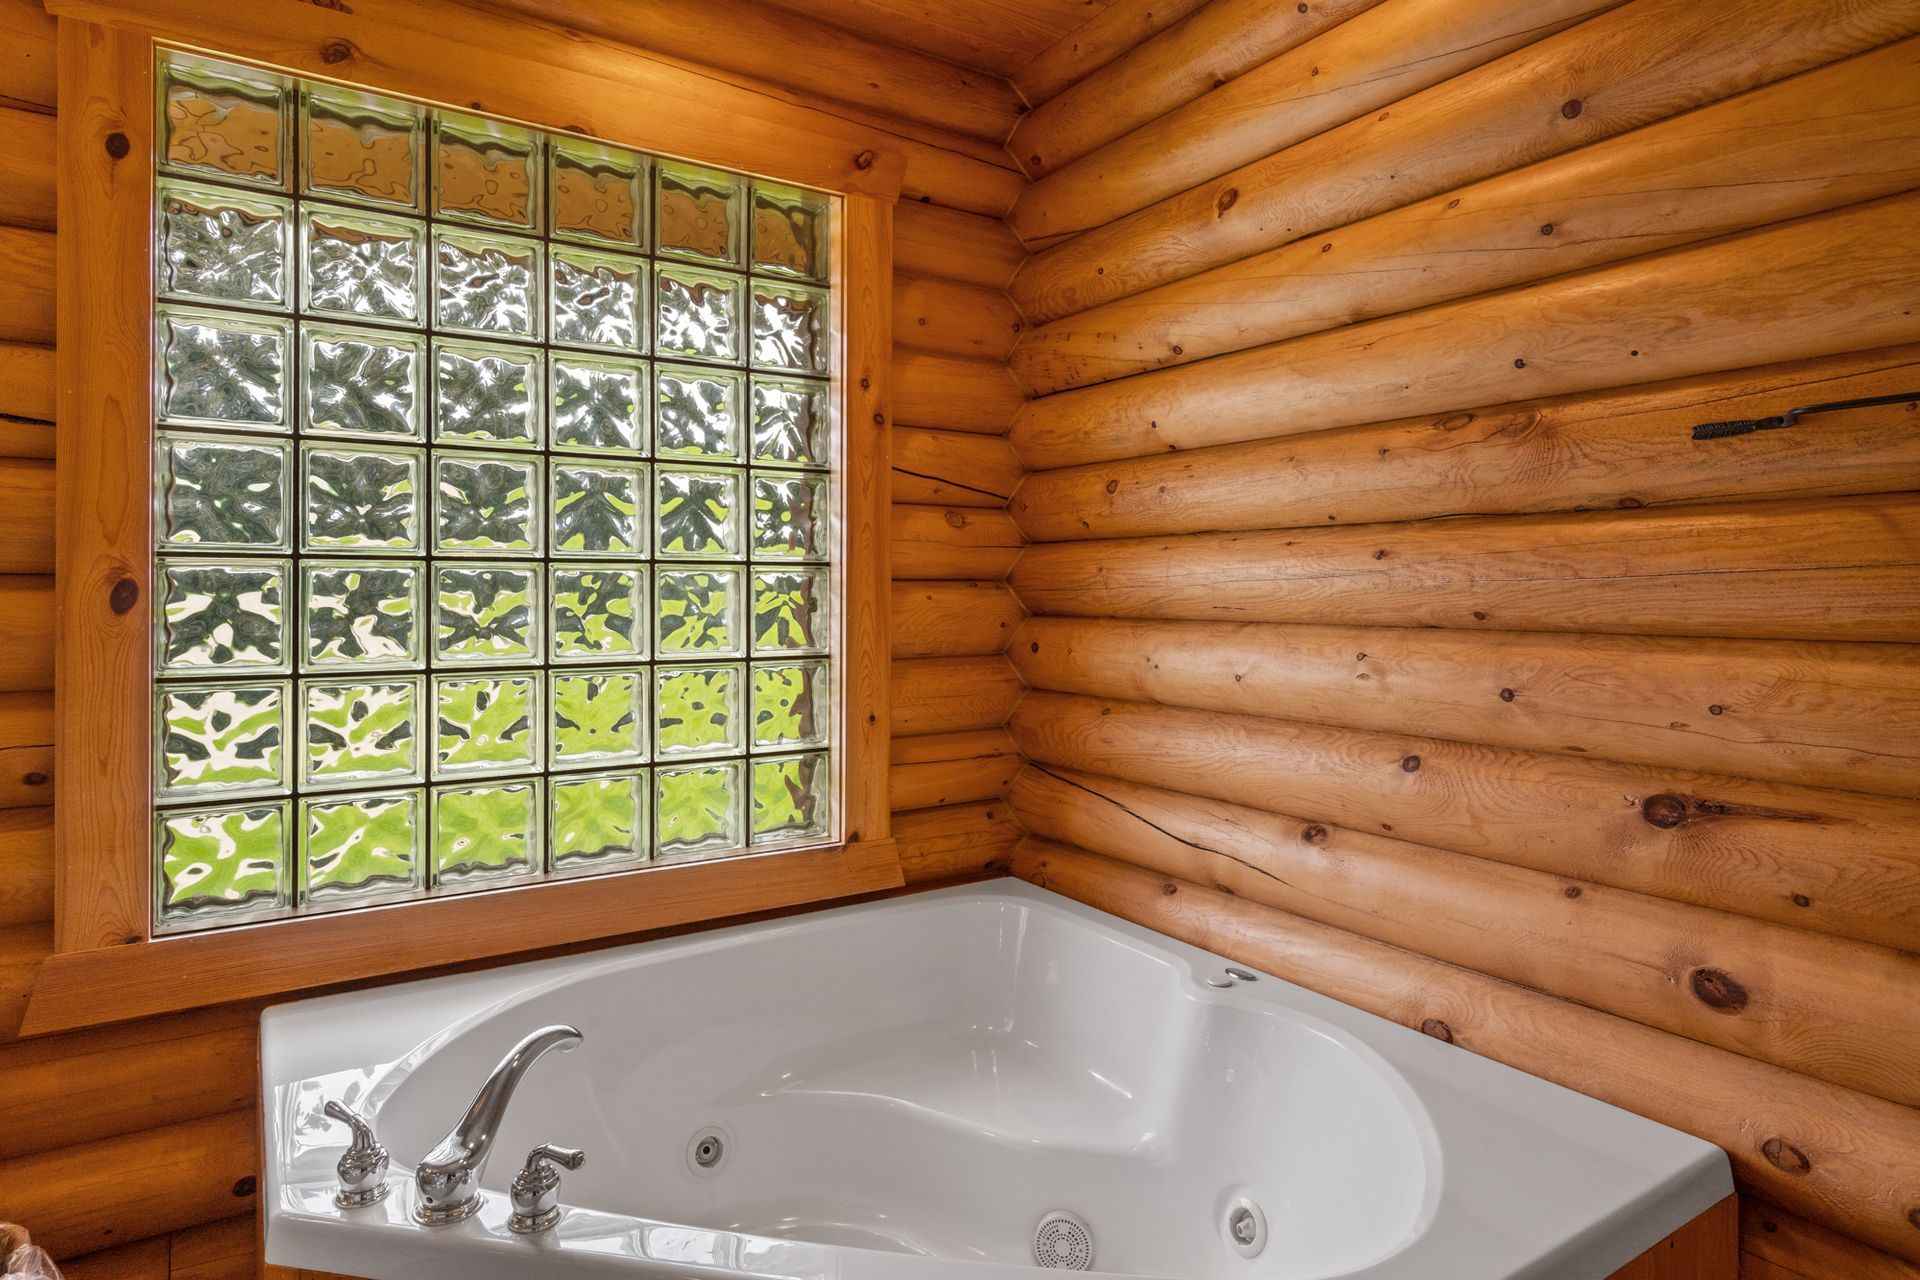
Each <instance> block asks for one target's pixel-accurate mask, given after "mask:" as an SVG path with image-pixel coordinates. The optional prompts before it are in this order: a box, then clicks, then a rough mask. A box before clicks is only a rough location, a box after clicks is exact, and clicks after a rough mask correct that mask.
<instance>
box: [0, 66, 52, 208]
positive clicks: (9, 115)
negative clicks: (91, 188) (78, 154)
mask: <svg viewBox="0 0 1920 1280" xmlns="http://www.w3.org/2000/svg"><path fill="white" fill-rule="evenodd" d="M8 56H9V57H13V56H16V55H14V54H12V53H9V55H8ZM53 133H54V129H53V117H52V116H50V115H47V114H45V113H44V112H39V111H30V110H26V109H23V108H20V107H9V106H6V105H4V100H0V136H4V137H5V138H6V145H5V146H4V147H0V223H5V224H7V225H9V226H15V227H38V228H41V229H43V230H51V229H52V228H53V167H54V165H53Z"/></svg>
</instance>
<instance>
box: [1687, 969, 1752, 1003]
mask: <svg viewBox="0 0 1920 1280" xmlns="http://www.w3.org/2000/svg"><path fill="white" fill-rule="evenodd" d="M1687 983H1688V985H1689V986H1691V987H1692V988H1693V994H1694V995H1695V997H1697V998H1698V999H1699V1001H1700V1003H1701V1004H1704V1005H1706V1006H1707V1007H1708V1008H1709V1009H1713V1010H1716V1011H1718V1012H1720V1013H1739V1012H1740V1011H1741V1010H1742V1009H1745V1008H1746V1007H1747V989H1746V988H1745V987H1743V986H1741V985H1740V984H1739V983H1738V982H1737V981H1735V980H1734V978H1733V975H1731V974H1729V973H1727V972H1726V971H1724V970H1721V969H1695V970H1694V971H1693V972H1692V973H1691V974H1689V975H1688V976H1687Z"/></svg>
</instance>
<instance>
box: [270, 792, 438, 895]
mask: <svg viewBox="0 0 1920 1280" xmlns="http://www.w3.org/2000/svg"><path fill="white" fill-rule="evenodd" d="M426 829H427V797H426V792H424V791H422V790H420V789H419V788H418V787H414V788H410V789H408V790H404V791H381V792H376V793H374V794H372V795H353V796H334V797H328V798H325V799H318V800H305V801H302V802H301V804H300V902H301V904H302V905H303V906H304V905H312V906H313V907H314V908H315V909H316V910H323V911H324V910H334V909H337V908H340V907H356V906H359V905H360V904H361V903H363V902H367V901H370V900H379V899H383V898H389V897H394V896H399V895H405V894H411V893H418V892H419V891H420V890H421V889H422V888H423V887H424V886H425V883H426V874H425V873H426V860H425V859H424V858H423V857H422V854H421V851H422V848H423V847H424V845H425V842H426Z"/></svg>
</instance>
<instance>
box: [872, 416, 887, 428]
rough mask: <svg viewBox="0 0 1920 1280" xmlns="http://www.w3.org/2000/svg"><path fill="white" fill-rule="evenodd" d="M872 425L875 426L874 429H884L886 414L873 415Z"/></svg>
mask: <svg viewBox="0 0 1920 1280" xmlns="http://www.w3.org/2000/svg"><path fill="white" fill-rule="evenodd" d="M873 425H874V426H876V427H884V426H886V425H887V415H886V414H884V413H876V414H874V415H873Z"/></svg>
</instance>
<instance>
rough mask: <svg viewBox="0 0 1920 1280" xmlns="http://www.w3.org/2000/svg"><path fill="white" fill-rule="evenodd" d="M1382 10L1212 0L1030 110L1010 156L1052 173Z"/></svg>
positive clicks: (1339, 2) (1332, 0)
mask: <svg viewBox="0 0 1920 1280" xmlns="http://www.w3.org/2000/svg"><path fill="white" fill-rule="evenodd" d="M1378 3H1380V0H1322V2H1321V3H1319V4H1313V5H1309V6H1307V7H1306V8H1304V9H1303V8H1299V7H1297V6H1295V5H1290V4H1284V5H1283V4H1274V3H1272V0H1214V2H1213V3H1212V4H1209V5H1207V6H1205V7H1204V8H1202V9H1200V10H1198V11H1197V12H1195V13H1194V14H1192V15H1191V16H1189V17H1187V18H1186V19H1184V20H1183V21H1181V22H1178V23H1175V24H1174V25H1173V26H1171V27H1169V28H1167V29H1166V30H1165V31H1163V32H1161V33H1160V34H1159V35H1156V36H1154V37H1152V38H1151V39H1149V40H1147V41H1146V42H1144V43H1143V44H1141V45H1140V46H1139V47H1138V48H1135V49H1133V50H1131V51H1130V52H1128V53H1126V54H1123V55H1122V56H1121V57H1119V58H1116V59H1115V60H1114V61H1112V62H1110V63H1108V64H1107V65H1106V66H1104V67H1100V68H1098V69H1096V70H1093V71H1090V72H1089V73H1088V74H1087V75H1086V76H1085V78H1083V79H1082V80H1081V81H1080V82H1079V83H1078V84H1076V85H1074V86H1073V87H1071V88H1069V89H1066V90H1064V91H1062V92H1061V93H1059V94H1057V95H1055V96H1054V97H1053V98H1051V99H1049V100H1048V101H1046V102H1043V103H1041V104H1040V105H1039V106H1037V107H1035V108H1034V109H1033V110H1031V111H1029V112H1027V114H1026V115H1024V116H1022V117H1021V118H1020V122H1019V124H1017V125H1015V126H1014V130H1013V136H1012V137H1011V138H1009V139H1008V140H1007V150H1008V151H1009V152H1011V153H1012V155H1013V157H1014V158H1015V159H1016V160H1018V161H1019V162H1020V164H1021V165H1022V167H1024V168H1025V169H1026V171H1027V173H1028V175H1029V176H1031V177H1040V176H1042V175H1045V174H1048V173H1051V172H1053V171H1054V170H1055V169H1058V168H1060V167H1061V166H1062V165H1064V164H1067V163H1068V162H1070V161H1072V160H1075V159H1078V158H1079V157H1081V156H1083V155H1085V154H1087V152H1089V151H1092V150H1093V149H1094V148H1095V147H1098V146H1099V145H1100V144H1102V143H1104V142H1110V141H1112V140H1113V139H1115V138H1118V137H1120V136H1122V135H1123V134H1125V133H1127V132H1128V131H1129V130H1132V129H1135V128H1138V127H1139V126H1140V125H1143V124H1145V123H1147V122H1148V121H1149V120H1152V119H1153V118H1154V117H1155V116H1159V115H1163V114H1165V113H1166V112H1169V111H1172V110H1173V109H1174V108H1176V107H1179V106H1181V105H1183V104H1185V103H1188V102H1191V101H1192V100H1193V99H1195V98H1197V97H1199V96H1200V95H1202V94H1204V93H1207V92H1209V91H1211V90H1213V89H1215V88H1218V87H1219V86H1220V85H1221V84H1223V83H1226V82H1230V81H1231V80H1232V79H1233V78H1234V77H1235V76H1238V75H1241V74H1243V73H1245V72H1247V71H1250V70H1252V69H1253V68H1254V67H1257V66H1259V65H1260V64H1261V63H1263V62H1265V61H1267V60H1268V59H1270V58H1274V57H1278V56H1279V55H1280V54H1282V53H1285V52H1286V51H1287V50H1288V49H1291V48H1294V47H1295V46H1297V45H1301V44H1304V43H1306V42H1307V41H1309V40H1311V39H1313V37H1315V36H1317V35H1319V34H1320V33H1322V32H1324V31H1327V30H1329V29H1330V28H1333V27H1336V26H1338V25H1339V24H1340V23H1342V22H1345V21H1347V20H1348V19H1350V18H1352V17H1353V16H1354V15H1355V14H1357V13H1363V12H1365V11H1366V10H1367V9H1369V8H1371V7H1372V6H1374V5H1376V4H1378ZM1014 230H1015V231H1018V232H1020V234H1021V235H1022V236H1026V234H1027V233H1026V232H1025V230H1024V229H1022V228H1021V227H1019V226H1017V225H1016V226H1015V227H1014Z"/></svg>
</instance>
